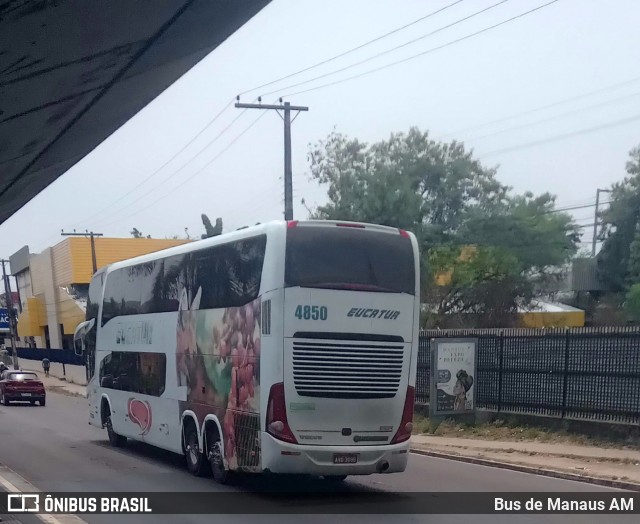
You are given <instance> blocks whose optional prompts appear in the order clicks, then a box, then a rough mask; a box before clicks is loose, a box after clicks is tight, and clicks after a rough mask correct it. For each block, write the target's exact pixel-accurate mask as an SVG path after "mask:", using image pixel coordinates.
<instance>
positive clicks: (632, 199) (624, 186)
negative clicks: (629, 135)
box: [598, 147, 640, 292]
mask: <svg viewBox="0 0 640 524" xmlns="http://www.w3.org/2000/svg"><path fill="white" fill-rule="evenodd" d="M629 157H630V159H629V161H628V162H627V166H626V169H627V173H628V175H629V176H627V177H626V178H625V179H624V180H623V181H622V182H619V183H617V184H614V185H613V186H612V188H611V193H610V194H609V197H610V198H609V202H610V204H609V206H608V208H606V209H605V210H604V211H602V213H601V214H600V220H601V224H602V226H601V228H600V232H599V236H600V239H601V240H603V241H604V242H603V244H602V249H601V251H600V253H599V255H598V272H599V274H600V278H601V279H602V280H603V281H604V282H605V283H606V284H608V286H609V287H610V288H611V290H612V291H614V292H625V291H627V290H628V287H629V285H630V284H633V283H636V282H638V281H637V280H635V281H634V278H635V275H636V274H637V265H638V263H637V260H632V244H633V243H634V239H636V234H637V228H638V224H639V222H640V147H636V148H634V149H632V150H631V152H630V153H629ZM635 256H636V255H635V254H634V257H635ZM630 271H631V273H632V274H631V277H630Z"/></svg>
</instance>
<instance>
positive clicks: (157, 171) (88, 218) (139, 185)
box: [70, 99, 233, 227]
mask: <svg viewBox="0 0 640 524" xmlns="http://www.w3.org/2000/svg"><path fill="white" fill-rule="evenodd" d="M232 104H233V99H231V100H230V101H229V102H228V103H227V104H226V105H225V106H224V107H223V108H222V109H221V110H220V111H219V112H218V113H216V115H215V116H214V117H213V118H212V119H211V120H209V121H208V122H207V124H206V125H205V126H204V127H203V128H202V129H201V130H200V131H198V132H197V133H196V134H195V135H194V136H193V137H192V138H191V139H190V140H189V141H188V142H187V143H186V144H185V145H184V146H182V148H181V149H180V150H178V152H177V153H175V154H174V155H173V156H172V157H171V158H169V160H167V161H166V162H164V163H163V164H162V165H161V166H160V167H159V168H157V169H156V170H155V171H154V172H153V173H151V174H150V175H149V176H148V177H146V178H145V179H144V180H142V181H141V182H140V183H139V184H138V185H136V186H135V187H134V188H133V189H130V190H129V191H127V192H126V193H125V194H124V195H122V196H121V197H119V198H117V199H116V200H114V201H113V202H111V204H109V205H108V206H106V207H104V208H102V209H101V210H100V211H98V212H97V213H94V214H93V215H91V216H89V217H87V218H85V219H84V220H82V221H81V222H87V221H89V220H91V219H93V218H95V217H96V216H98V215H100V214H101V213H102V212H104V211H106V210H107V209H111V208H112V207H113V206H114V205H115V204H117V203H118V202H120V201H121V200H123V199H124V198H126V197H127V196H129V195H130V194H132V193H133V192H135V191H136V190H137V189H138V188H139V187H141V186H142V185H143V184H145V183H146V182H148V181H149V180H151V179H152V178H153V177H154V176H156V175H157V174H158V173H159V172H160V171H162V170H163V169H164V168H165V167H166V166H168V165H169V164H170V163H171V162H172V161H173V160H175V159H176V158H177V157H178V156H179V155H180V154H181V153H182V152H184V151H185V150H186V149H187V148H188V147H189V146H190V145H191V144H193V143H194V142H195V141H196V140H197V139H198V138H199V137H200V136H201V135H202V133H204V132H205V131H206V130H207V129H209V127H211V126H212V125H213V124H214V123H215V122H216V121H217V120H218V118H220V116H222V114H223V113H224V112H225V111H226V110H227V109H229V108H230V107H231V105H232ZM196 156H197V155H196ZM79 223H80V222H76V223H75V224H73V225H72V226H70V227H73V226H77V225H78V224H79Z"/></svg>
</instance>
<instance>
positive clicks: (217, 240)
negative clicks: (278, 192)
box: [96, 220, 406, 275]
mask: <svg viewBox="0 0 640 524" xmlns="http://www.w3.org/2000/svg"><path fill="white" fill-rule="evenodd" d="M287 226H288V227H336V226H338V227H353V228H362V229H367V230H374V231H379V232H385V233H392V234H396V235H397V234H398V233H400V234H406V233H405V232H404V231H403V230H399V229H398V228H395V227H389V226H381V225H377V224H367V223H364V222H349V221H344V220H343V221H337V220H292V221H289V222H287V221H285V220H272V221H270V222H265V223H263V224H257V225H255V226H249V227H243V228H240V229H237V230H235V231H230V232H229V233H222V234H221V235H218V236H215V237H211V238H205V239H203V240H196V241H194V242H189V243H187V244H182V245H180V246H175V247H170V248H167V249H162V250H160V251H154V252H153V253H147V254H146V255H140V256H138V257H135V258H130V259H127V260H121V261H119V262H114V263H113V264H110V265H108V266H104V267H102V268H100V269H99V270H98V271H97V272H96V275H97V274H99V273H102V272H105V273H110V272H111V271H114V270H116V269H120V268H123V267H129V266H134V265H137V264H144V263H146V262H152V261H154V260H157V259H159V258H165V257H170V256H173V255H182V254H185V253H191V252H192V251H199V250H201V249H206V248H208V247H212V246H216V245H219V244H226V243H227V242H233V241H235V240H241V239H243V238H250V237H252V236H255V235H260V234H267V233H269V232H270V231H275V230H277V229H281V228H284V227H287Z"/></svg>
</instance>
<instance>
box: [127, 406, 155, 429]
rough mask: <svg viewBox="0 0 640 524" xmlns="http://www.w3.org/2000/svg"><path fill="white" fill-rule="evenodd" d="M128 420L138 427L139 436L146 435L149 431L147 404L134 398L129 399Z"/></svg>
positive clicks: (148, 409) (149, 414) (149, 410)
mask: <svg viewBox="0 0 640 524" xmlns="http://www.w3.org/2000/svg"><path fill="white" fill-rule="evenodd" d="M128 411H129V418H130V419H131V421H132V422H133V423H134V424H137V425H138V426H140V429H141V430H142V432H141V433H140V435H142V436H143V435H146V434H147V433H149V431H150V430H151V406H150V405H149V403H148V402H146V401H145V402H143V401H142V400H138V399H135V398H130V399H129V404H128Z"/></svg>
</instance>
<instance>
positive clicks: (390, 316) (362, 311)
mask: <svg viewBox="0 0 640 524" xmlns="http://www.w3.org/2000/svg"><path fill="white" fill-rule="evenodd" d="M347 316H348V317H357V318H385V319H387V320H395V319H396V318H398V317H399V316H400V311H396V310H392V309H366V308H360V307H354V308H351V310H350V311H349V313H347Z"/></svg>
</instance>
